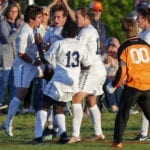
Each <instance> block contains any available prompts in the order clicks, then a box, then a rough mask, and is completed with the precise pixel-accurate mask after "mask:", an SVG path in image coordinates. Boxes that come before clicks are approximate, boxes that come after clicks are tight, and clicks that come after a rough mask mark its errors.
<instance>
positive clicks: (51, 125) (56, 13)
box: [42, 3, 68, 139]
mask: <svg viewBox="0 0 150 150" xmlns="http://www.w3.org/2000/svg"><path fill="white" fill-rule="evenodd" d="M67 16H68V12H67V10H66V8H65V7H64V6H63V5H58V3H56V4H55V5H54V6H53V7H52V8H51V18H52V20H53V24H52V26H51V27H50V28H49V29H48V30H47V32H46V33H45V35H44V37H43V41H42V43H44V44H47V43H48V44H49V45H51V44H53V43H54V42H55V41H57V40H61V39H62V35H61V32H62V29H63V26H64V24H65V22H66V20H67ZM57 130H58V128H57V125H56V123H55V120H53V109H50V111H49V114H48V127H46V128H45V130H44V132H43V137H44V138H45V139H49V136H51V131H52V132H53V131H54V132H53V133H54V134H53V136H55V135H56V132H55V131H57Z"/></svg>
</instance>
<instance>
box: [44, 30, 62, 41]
mask: <svg viewBox="0 0 150 150" xmlns="http://www.w3.org/2000/svg"><path fill="white" fill-rule="evenodd" d="M62 29H63V27H50V28H49V30H48V31H47V32H46V33H45V35H44V37H43V42H44V43H50V44H53V43H54V42H55V41H57V40H61V39H62V36H61V31H62Z"/></svg>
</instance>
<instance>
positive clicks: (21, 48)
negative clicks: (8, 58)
mask: <svg viewBox="0 0 150 150" xmlns="http://www.w3.org/2000/svg"><path fill="white" fill-rule="evenodd" d="M19 52H20V53H23V54H27V55H28V56H29V57H30V58H31V59H35V58H36V57H37V56H38V49H37V46H36V44H35V40H34V32H33V29H32V28H30V26H29V25H28V24H27V23H25V24H24V25H23V26H22V28H21V29H20V32H19V34H18V35H17V38H16V57H15V61H14V64H16V63H17V64H22V65H26V66H31V67H35V66H33V65H32V64H31V63H28V62H25V61H24V60H23V59H21V58H20V57H19V56H18V53H19Z"/></svg>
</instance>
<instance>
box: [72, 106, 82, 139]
mask: <svg viewBox="0 0 150 150" xmlns="http://www.w3.org/2000/svg"><path fill="white" fill-rule="evenodd" d="M72 111H73V119H72V136H76V137H78V136H80V127H81V123H82V118H83V110H82V105H81V104H72Z"/></svg>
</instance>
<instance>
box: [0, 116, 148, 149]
mask: <svg viewBox="0 0 150 150" xmlns="http://www.w3.org/2000/svg"><path fill="white" fill-rule="evenodd" d="M5 117H6V115H4V114H1V116H0V123H2V122H3V121H4V119H5ZM114 120H115V114H112V113H102V127H103V131H104V134H105V135H106V140H105V141H101V142H93V143H85V142H84V143H76V144H64V145H60V144H57V143H56V142H54V141H53V142H48V143H45V144H44V145H40V146H39V145H30V144H27V143H28V142H29V141H31V140H32V139H33V137H34V123H35V116H34V115H31V114H26V115H17V116H16V117H15V118H14V122H13V127H14V132H13V133H14V137H13V138H10V137H8V136H6V135H5V134H4V132H3V131H0V150H110V149H112V148H110V143H111V141H112V139H113V127H114ZM70 125H71V117H70V116H67V131H68V134H69V135H71V126H70ZM139 125H140V115H139V114H136V115H131V116H130V119H129V121H128V124H127V127H126V130H125V133H124V148H123V149H124V150H133V149H135V150H149V149H150V142H132V141H131V140H132V138H133V137H135V135H136V133H137V132H138V131H139ZM92 133H93V129H92V126H91V123H90V119H89V118H84V120H83V122H82V128H81V136H82V138H84V137H87V136H89V135H91V134H92Z"/></svg>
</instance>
